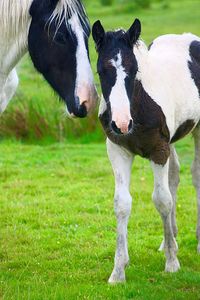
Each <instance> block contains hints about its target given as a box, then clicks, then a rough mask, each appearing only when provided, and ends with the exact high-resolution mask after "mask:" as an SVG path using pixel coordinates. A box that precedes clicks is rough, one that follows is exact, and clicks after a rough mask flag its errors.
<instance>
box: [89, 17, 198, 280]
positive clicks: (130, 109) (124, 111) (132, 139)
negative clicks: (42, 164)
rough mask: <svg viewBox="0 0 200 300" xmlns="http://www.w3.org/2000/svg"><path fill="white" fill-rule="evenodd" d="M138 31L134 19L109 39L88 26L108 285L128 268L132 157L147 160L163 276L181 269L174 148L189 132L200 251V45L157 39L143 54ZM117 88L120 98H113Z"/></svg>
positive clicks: (194, 40)
mask: <svg viewBox="0 0 200 300" xmlns="http://www.w3.org/2000/svg"><path fill="white" fill-rule="evenodd" d="M140 26H141V25H140V22H139V20H136V21H135V22H134V24H133V25H132V26H131V28H130V29H129V30H128V31H127V32H124V31H116V32H108V33H105V31H104V29H103V27H102V25H101V24H100V22H96V23H95V24H94V27H93V38H94V40H95V42H96V45H97V51H98V54H99V58H98V72H99V76H100V80H101V86H102V92H103V98H102V103H101V106H100V112H99V117H100V120H101V123H102V125H103V128H104V130H105V132H106V134H107V137H108V139H107V150H108V156H109V159H110V161H111V164H112V167H113V171H114V176H115V196H114V206H115V213H116V217H117V249H116V254H115V265H114V270H113V272H112V274H111V277H110V279H109V282H110V283H112V282H121V281H124V280H125V266H126V265H127V263H128V261H129V256H128V249H127V224H128V219H129V215H130V212H131V203H132V198H131V195H130V192H129V184H130V176H131V166H132V162H133V159H134V156H135V155H140V156H142V157H145V158H147V159H149V160H150V161H151V166H152V170H153V174H154V192H153V201H154V203H155V206H156V208H157V210H158V212H159V213H160V215H161V218H162V221H163V227H164V242H163V245H162V247H163V248H164V250H165V254H166V266H165V270H166V271H167V272H176V271H178V269H179V268H180V264H179V261H178V259H177V250H178V247H177V243H176V240H175V237H176V235H177V226H176V217H175V208H176V191H177V187H178V183H179V162H178V157H177V154H176V151H175V148H174V146H173V143H174V142H176V141H177V140H179V139H181V138H182V137H184V136H185V135H186V134H188V133H189V132H191V131H192V130H193V134H194V140H195V160H194V164H193V167H192V173H193V182H194V185H195V188H196V191H197V199H198V225H197V238H198V242H199V244H198V251H200V126H198V125H197V124H198V122H199V120H200V38H198V37H197V36H195V35H192V34H184V35H166V36H161V37H159V38H157V39H156V40H155V41H154V42H153V43H152V45H151V48H150V49H149V50H148V49H147V47H146V45H145V44H144V43H143V42H142V41H140V40H138V38H139V35H140V31H141V27H140ZM130 49H131V50H130ZM130 51H131V52H130ZM131 53H132V54H131ZM114 89H115V90H117V91H118V93H116V92H115V97H113V92H112V91H113V90H114ZM127 100H128V101H127ZM162 247H161V248H162Z"/></svg>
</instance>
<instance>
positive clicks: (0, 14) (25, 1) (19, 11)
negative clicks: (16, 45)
mask: <svg viewBox="0 0 200 300" xmlns="http://www.w3.org/2000/svg"><path fill="white" fill-rule="evenodd" d="M31 2H32V0H17V1H16V0H1V1H0V31H1V36H6V37H15V36H17V35H18V34H19V33H20V32H21V31H22V29H23V28H24V26H27V24H28V22H29V19H30V16H29V13H28V11H29V8H30V5H31ZM28 27H29V26H28ZM27 30H28V28H27Z"/></svg>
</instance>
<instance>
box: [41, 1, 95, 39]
mask: <svg viewBox="0 0 200 300" xmlns="http://www.w3.org/2000/svg"><path fill="white" fill-rule="evenodd" d="M72 16H76V17H77V18H78V19H79V21H80V24H81V25H83V26H82V27H84V29H83V31H84V33H85V34H86V35H87V36H89V33H90V25H89V20H88V18H87V15H86V12H85V9H84V6H83V5H82V3H81V2H80V0H59V1H58V4H57V6H56V8H55V10H54V11H53V13H52V15H51V17H50V18H49V20H48V22H47V24H48V26H51V23H52V22H53V21H55V22H56V32H57V31H58V30H59V28H60V26H61V25H62V23H63V22H64V23H65V24H66V26H67V27H69V29H70V26H69V22H68V21H69V19H71V17H72Z"/></svg>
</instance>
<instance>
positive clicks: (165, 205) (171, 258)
mask: <svg viewBox="0 0 200 300" xmlns="http://www.w3.org/2000/svg"><path fill="white" fill-rule="evenodd" d="M152 169H153V172H154V192H153V201H154V203H155V206H156V208H157V210H158V212H159V213H160V215H161V218H162V221H163V226H164V239H165V245H164V250H165V255H166V265H165V271H166V272H176V271H178V269H179V268H180V264H179V261H178V259H177V256H176V254H177V250H178V247H177V243H176V240H175V238H174V233H173V228H172V219H171V214H172V209H173V199H172V195H171V192H170V189H169V178H168V174H169V161H168V162H167V163H166V164H165V165H164V166H162V165H158V164H155V163H153V162H152Z"/></svg>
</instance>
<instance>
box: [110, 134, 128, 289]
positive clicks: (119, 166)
mask: <svg viewBox="0 0 200 300" xmlns="http://www.w3.org/2000/svg"><path fill="white" fill-rule="evenodd" d="M107 151H108V156H109V159H110V162H111V164H112V168H113V171H114V176H115V195H114V208H115V214H116V218H117V248H116V252H115V262H114V269H113V272H112V274H111V276H110V278H109V281H108V282H109V283H117V282H123V281H125V267H126V265H127V264H128V262H129V255H128V246H127V225H128V219H129V215H130V212H131V204H132V198H131V195H130V193H129V185H130V176H131V166H132V161H133V156H132V155H131V154H130V153H129V152H127V151H126V150H124V149H123V148H121V147H119V146H118V145H116V144H113V143H112V142H111V141H109V140H108V139H107Z"/></svg>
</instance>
